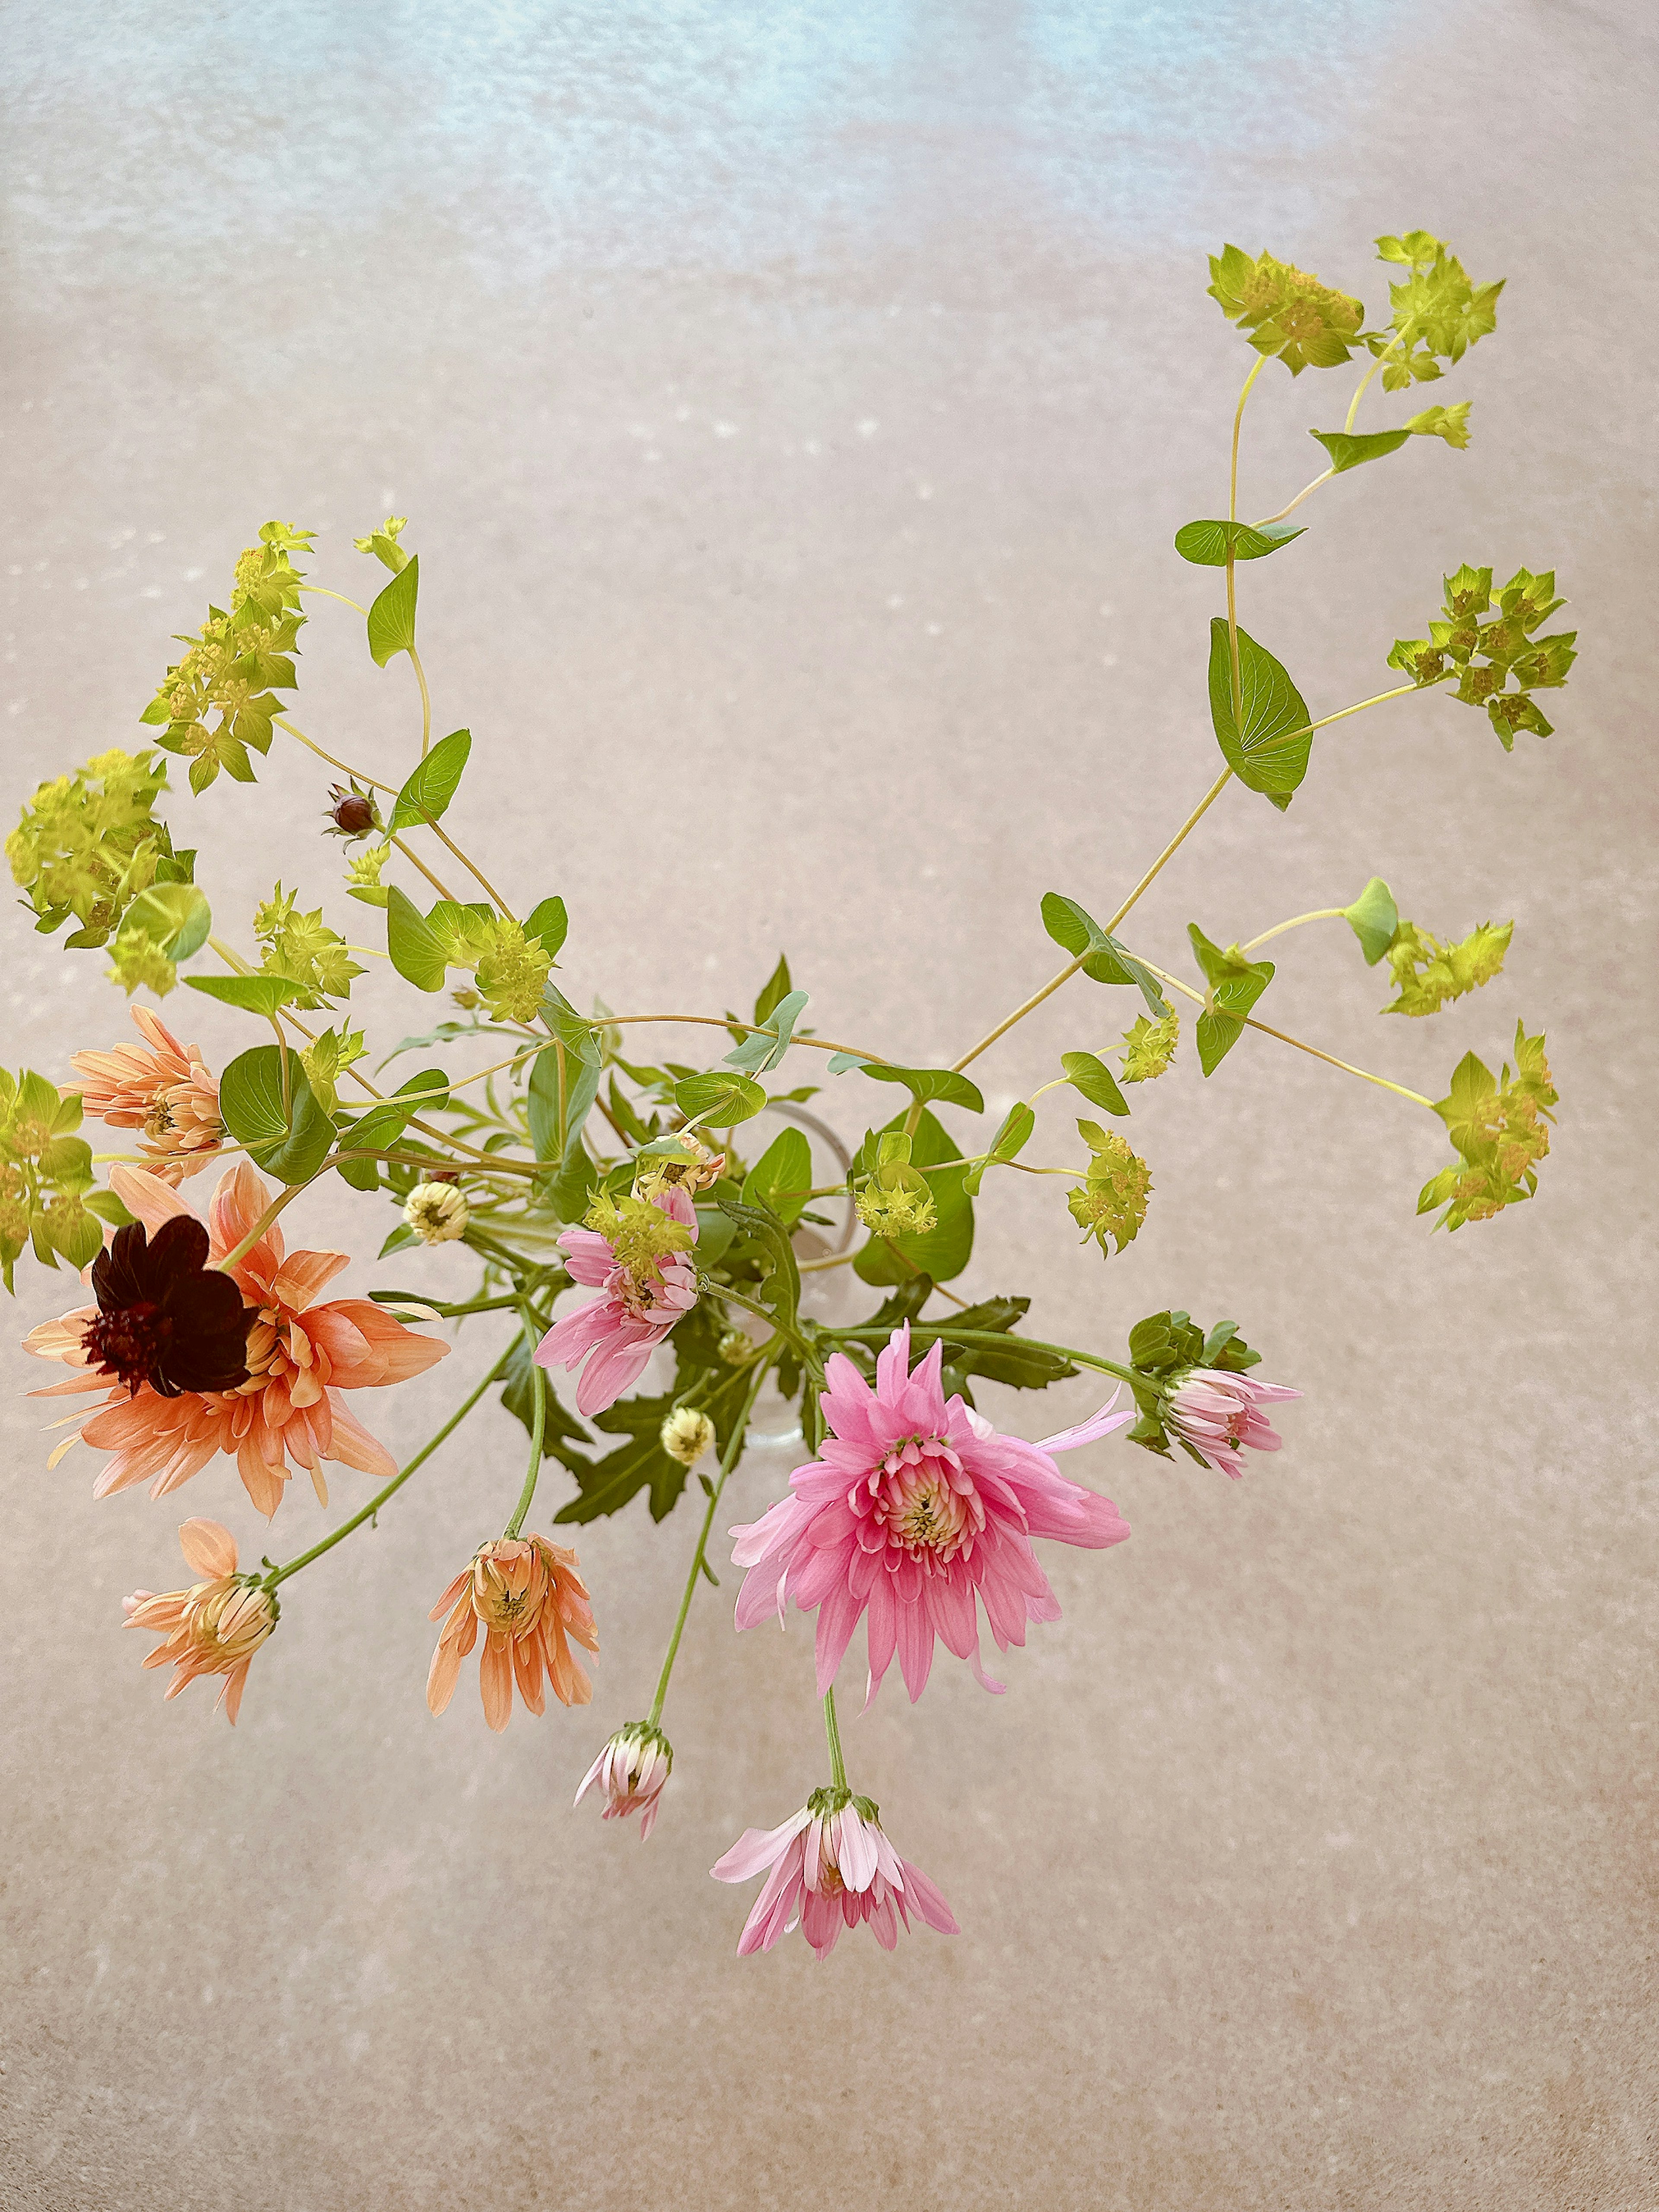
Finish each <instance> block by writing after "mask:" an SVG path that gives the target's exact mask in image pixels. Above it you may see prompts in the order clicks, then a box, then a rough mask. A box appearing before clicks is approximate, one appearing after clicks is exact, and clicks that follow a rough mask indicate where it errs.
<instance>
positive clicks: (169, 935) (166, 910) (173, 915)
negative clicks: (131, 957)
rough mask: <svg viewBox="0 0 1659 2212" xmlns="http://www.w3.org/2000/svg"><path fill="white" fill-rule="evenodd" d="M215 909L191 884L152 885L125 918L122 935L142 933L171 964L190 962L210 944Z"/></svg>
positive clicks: (122, 919)
mask: <svg viewBox="0 0 1659 2212" xmlns="http://www.w3.org/2000/svg"><path fill="white" fill-rule="evenodd" d="M212 927H213V909H212V908H211V907H210V905H209V904H208V902H207V897H206V895H205V894H204V892H202V891H199V890H197V888H196V886H195V884H192V883H190V882H175V883H156V884H151V885H150V887H149V890H147V891H140V893H139V894H138V896H137V898H136V899H134V901H133V902H132V904H131V906H130V907H129V908H127V910H126V912H125V914H124V915H122V917H121V933H123V934H125V932H126V931H128V930H130V929H142V930H143V932H144V933H146V935H147V936H148V937H149V940H150V942H151V944H152V945H155V946H157V947H158V948H159V950H160V951H161V952H163V953H164V954H165V955H166V956H167V958H168V959H169V960H188V959H189V958H190V957H191V953H192V952H199V951H201V949H202V947H203V946H204V945H205V944H206V943H207V940H208V933H209V931H210V929H211V928H212Z"/></svg>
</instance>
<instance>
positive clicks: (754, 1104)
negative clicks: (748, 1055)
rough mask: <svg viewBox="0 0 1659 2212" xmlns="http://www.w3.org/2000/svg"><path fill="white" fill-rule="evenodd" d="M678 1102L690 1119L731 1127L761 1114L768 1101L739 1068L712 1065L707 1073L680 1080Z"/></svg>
mask: <svg viewBox="0 0 1659 2212" xmlns="http://www.w3.org/2000/svg"><path fill="white" fill-rule="evenodd" d="M674 1103H675V1104H676V1105H677V1106H678V1108H679V1109H680V1111H681V1113H682V1114H684V1115H685V1117H686V1119H687V1121H701V1122H702V1123H703V1124H704V1126H705V1127H708V1128H710V1129H729V1128H731V1127H732V1126H733V1125H734V1123H736V1122H738V1121H748V1120H749V1119H750V1115H755V1114H758V1113H759V1112H760V1111H761V1110H762V1109H763V1107H764V1106H765V1104H766V1093H765V1091H763V1090H762V1088H761V1086H760V1085H759V1084H758V1083H756V1082H754V1081H753V1080H751V1079H750V1077H748V1076H746V1075H740V1074H738V1072H737V1070H736V1069H735V1068H732V1069H731V1070H729V1071H728V1070H726V1069H724V1068H711V1069H710V1070H709V1072H708V1074H706V1075H688V1076H686V1077H685V1078H684V1079H683V1080H682V1081H680V1082H678V1083H677V1084H676V1085H674Z"/></svg>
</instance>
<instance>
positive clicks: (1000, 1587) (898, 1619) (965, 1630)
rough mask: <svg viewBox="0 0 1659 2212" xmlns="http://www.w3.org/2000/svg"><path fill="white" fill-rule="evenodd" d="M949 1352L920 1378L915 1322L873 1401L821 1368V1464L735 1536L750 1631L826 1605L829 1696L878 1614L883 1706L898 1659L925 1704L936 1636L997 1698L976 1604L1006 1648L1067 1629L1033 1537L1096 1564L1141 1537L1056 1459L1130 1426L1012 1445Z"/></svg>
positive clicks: (742, 1616)
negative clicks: (914, 1354)
mask: <svg viewBox="0 0 1659 2212" xmlns="http://www.w3.org/2000/svg"><path fill="white" fill-rule="evenodd" d="M940 1352H941V1347H940V1346H939V1343H937V1342H936V1343H935V1344H934V1346H933V1349H932V1350H931V1351H930V1352H928V1354H927V1358H926V1359H924V1360H923V1361H922V1363H921V1365H920V1366H919V1367H918V1368H917V1369H916V1371H915V1374H914V1375H913V1374H911V1373H910V1371H909V1370H910V1329H909V1324H908V1322H906V1324H905V1325H904V1327H903V1328H899V1329H896V1330H895V1331H894V1334H893V1336H892V1339H891V1341H890V1343H889V1344H888V1346H887V1348H886V1350H885V1351H884V1352H883V1353H882V1354H881V1356H880V1358H878V1361H877V1363H876V1388H875V1389H874V1390H872V1389H871V1388H870V1386H869V1384H868V1383H866V1381H865V1380H864V1378H863V1376H861V1375H860V1373H859V1371H858V1370H857V1368H856V1367H854V1364H853V1363H852V1361H851V1360H850V1359H848V1358H847V1357H846V1355H845V1354H844V1353H842V1352H836V1354H835V1355H834V1356H833V1357H832V1358H831V1359H830V1360H829V1364H828V1366H827V1368H826V1369H825V1375H826V1378H827V1380H828V1383H829V1389H827V1390H826V1391H825V1392H824V1394H823V1400H822V1404H823V1411H824V1415H825V1418H826V1419H827V1420H828V1422H829V1434H828V1435H827V1436H826V1437H825V1438H824V1440H823V1444H822V1446H821V1447H820V1449H821V1450H822V1452H823V1457H822V1459H820V1460H817V1461H815V1462H813V1463H812V1464H811V1466H810V1467H798V1468H796V1469H795V1471H794V1473H793V1474H792V1475H791V1476H790V1478H789V1488H790V1495H789V1496H788V1497H787V1498H780V1499H779V1500H778V1502H777V1504H775V1505H774V1506H773V1507H772V1508H771V1510H769V1512H768V1513H767V1514H766V1516H764V1518H763V1519H762V1520H760V1521H757V1522H754V1523H753V1525H752V1526H750V1527H747V1528H733V1529H732V1531H731V1534H732V1535H733V1536H735V1537H736V1538H737V1540H738V1541H737V1543H736V1545H735V1547H733V1550H732V1559H733V1562H734V1563H735V1564H736V1565H738V1566H740V1567H746V1568H747V1569H748V1573H747V1575H746V1576H745V1577H744V1585H743V1589H742V1590H741V1591H740V1592H739V1593H738V1609H737V1625H738V1627H739V1628H752V1627H753V1626H755V1624H756V1622H757V1621H759V1620H765V1619H767V1618H768V1616H769V1615H770V1614H772V1613H776V1614H777V1616H778V1618H779V1620H781V1619H782V1617H783V1608H784V1605H785V1602H786V1601H787V1600H788V1599H789V1598H793V1600H794V1601H795V1603H796V1604H797V1605H798V1606H799V1607H800V1609H801V1611H802V1612H803V1613H810V1612H811V1611H812V1610H813V1609H814V1607H816V1608H817V1615H818V1626H817V1674H818V1690H819V1692H820V1694H822V1693H823V1692H824V1691H826V1690H828V1689H829V1686H830V1684H831V1683H832V1681H833V1680H835V1674H836V1668H837V1667H838V1666H839V1665H840V1664H841V1662H842V1655H843V1654H844V1653H845V1651H846V1650H847V1646H848V1643H849V1641H850V1640H851V1638H852V1635H853V1632H854V1629H855V1628H856V1627H857V1626H858V1623H859V1621H860V1619H861V1618H863V1617H864V1616H865V1615H866V1614H867V1616H868V1628H867V1638H868V1645H869V1657H870V1692H871V1695H872V1696H873V1695H874V1693H875V1691H876V1689H877V1688H878V1686H879V1685H880V1682H881V1680H882V1677H883V1676H884V1674H885V1673H886V1672H887V1669H888V1667H889V1666H890V1663H891V1662H892V1658H893V1655H894V1652H895V1651H896V1652H897V1654H898V1661H899V1667H900V1670H901V1672H902V1674H903V1676H904V1682H905V1686H906V1688H907V1689H908V1691H909V1692H910V1696H911V1699H912V1700H913V1701H914V1700H915V1699H917V1698H919V1697H920V1696H921V1692H922V1687H923V1685H924V1684H925V1683H926V1681H927V1673H928V1669H929V1668H930V1667H931V1666H932V1665H933V1639H934V1638H935V1637H936V1636H938V1637H941V1638H943V1639H944V1641H945V1646H946V1648H947V1649H948V1650H951V1651H953V1652H954V1653H955V1654H956V1656H957V1658H959V1659H966V1660H967V1662H969V1666H970V1667H971V1668H973V1670H974V1674H975V1679H976V1680H978V1681H980V1682H981V1684H983V1686H985V1687H986V1688H987V1689H988V1690H998V1689H1000V1687H1001V1685H1000V1683H996V1682H994V1681H992V1680H990V1678H989V1677H988V1676H987V1674H985V1672H984V1670H983V1668H981V1665H980V1656H979V1614H978V1607H979V1605H980V1604H981V1602H982V1603H983V1605H984V1607H985V1613H986V1618H987V1620H988V1621H989V1622H990V1625H991V1633H992V1635H993V1636H994V1638H996V1641H997V1644H998V1646H999V1648H1000V1649H1001V1650H1007V1648H1008V1646H1009V1645H1010V1644H1024V1641H1025V1624H1026V1622H1027V1621H1028V1620H1058V1619H1059V1617H1060V1606H1059V1602H1058V1601H1057V1600H1056V1599H1055V1596H1054V1592H1053V1590H1052V1589H1050V1588H1049V1587H1048V1577H1047V1576H1046V1575H1045V1574H1044V1573H1043V1571H1042V1568H1041V1567H1040V1566H1039V1565H1037V1561H1036V1553H1034V1552H1033V1551H1032V1549H1031V1540H1032V1538H1033V1537H1034V1536H1049V1537H1053V1538H1054V1539H1056V1540H1057V1541H1059V1542H1060V1543H1063V1544H1079V1545H1082V1546H1084V1547H1085V1548H1087V1549H1089V1550H1091V1551H1096V1550H1099V1549H1101V1548H1102V1547H1104V1546H1106V1545H1108V1544H1119V1543H1121V1542H1122V1541H1123V1539H1124V1538H1125V1537H1126V1536H1127V1534H1128V1533H1129V1530H1128V1526H1127V1523H1126V1522H1123V1521H1121V1519H1120V1518H1119V1517H1118V1512H1117V1508H1116V1507H1115V1505H1113V1504H1111V1502H1110V1500H1109V1499H1108V1498H1101V1497H1098V1496H1097V1495H1096V1493H1095V1492H1093V1491H1090V1490H1085V1489H1084V1488H1083V1487H1082V1486H1081V1485H1080V1484H1079V1483H1075V1482H1068V1481H1067V1480H1066V1478H1065V1476H1064V1475H1062V1474H1061V1473H1060V1469H1059V1468H1057V1467H1056V1466H1055V1465H1054V1461H1053V1459H1052V1458H1051V1457H1050V1456H1049V1455H1050V1453H1052V1452H1056V1451H1071V1450H1073V1449H1075V1448H1076V1446H1078V1445H1079V1444H1084V1443H1091V1442H1092V1441H1093V1440H1094V1439H1095V1438H1096V1437H1103V1436H1106V1435H1107V1434H1109V1432H1110V1431H1112V1430H1114V1429H1116V1428H1120V1427H1121V1426H1122V1425H1123V1424H1124V1423H1125V1422H1127V1421H1129V1420H1131V1419H1133V1415H1132V1414H1130V1413H1114V1412H1113V1411H1112V1408H1111V1406H1110V1405H1107V1406H1104V1407H1102V1408H1101V1410H1100V1412H1099V1413H1097V1414H1096V1415H1095V1416H1094V1417H1093V1419H1091V1420H1088V1421H1085V1422H1084V1423H1083V1424H1082V1425H1081V1426H1079V1427H1078V1428H1074V1429H1067V1430H1066V1431H1063V1432H1062V1433H1061V1434H1060V1435H1059V1436H1054V1437H1048V1438H1046V1439H1045V1440H1044V1442H1043V1443H1040V1444H1031V1443H1026V1442H1025V1441H1024V1438H1023V1437H1005V1436H1001V1435H999V1433H998V1432H997V1431H996V1430H994V1428H993V1427H992V1426H991V1424H990V1423H989V1422H988V1421H987V1420H986V1419H983V1418H982V1417H981V1415H980V1414H978V1413H975V1412H974V1410H973V1409H972V1408H971V1407H969V1406H967V1405H965V1404H964V1403H963V1400H962V1399H961V1398H959V1397H954V1398H951V1399H950V1400H949V1401H946V1399H945V1393H944V1389H943V1388H942V1386H941V1384H940V1382H939V1360H940ZM1114 1396H1115V1394H1114ZM803 1817H804V1816H803Z"/></svg>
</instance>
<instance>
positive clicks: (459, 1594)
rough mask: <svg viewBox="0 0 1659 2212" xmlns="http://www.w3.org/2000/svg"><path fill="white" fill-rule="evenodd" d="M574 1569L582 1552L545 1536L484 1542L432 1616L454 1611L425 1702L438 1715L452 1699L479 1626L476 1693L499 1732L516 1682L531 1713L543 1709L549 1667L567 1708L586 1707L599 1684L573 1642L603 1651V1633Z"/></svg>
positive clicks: (508, 1712) (509, 1709)
mask: <svg viewBox="0 0 1659 2212" xmlns="http://www.w3.org/2000/svg"><path fill="white" fill-rule="evenodd" d="M576 1567H577V1560H576V1554H575V1553H574V1552H568V1551H565V1550H563V1549H562V1547H560V1546H559V1545H557V1544H550V1543H549V1542H548V1541H547V1539H546V1537H545V1536H502V1537H501V1538H499V1539H498V1540H497V1541H495V1542H494V1543H489V1544H481V1545H480V1546H479V1547H478V1549H477V1552H476V1553H474V1554H473V1557H472V1559H471V1564H470V1565H467V1566H465V1567H464V1568H463V1569H462V1570H461V1571H460V1573H459V1574H458V1575H457V1576H456V1577H455V1579H454V1581H453V1583H451V1584H450V1585H449V1588H448V1589H447V1590H446V1591H445V1592H444V1594H443V1595H442V1596H441V1598H440V1599H439V1600H438V1602H437V1603H436V1605H435V1606H434V1607H433V1608H432V1611H431V1613H430V1615H429V1616H428V1618H429V1619H431V1620H438V1619H439V1618H440V1617H441V1615H442V1614H443V1613H445V1612H446V1611H448V1612H449V1618H448V1620H447V1621H445V1622H444V1630H443V1634H442V1635H441V1637H440V1638H438V1648H437V1650H435V1652H434V1653H433V1655H432V1668H431V1671H430V1673H429V1674H428V1676H427V1682H426V1701H427V1703H428V1705H430V1706H431V1708H432V1710H433V1711H434V1712H435V1713H441V1712H442V1711H443V1710H444V1708H445V1706H446V1705H447V1704H448V1703H449V1701H450V1699H451V1698H453V1696H454V1694H455V1680H456V1677H457V1676H458V1675H459V1673H460V1671H461V1662H462V1660H463V1659H465V1658H466V1657H467V1656H468V1655H469V1654H470V1653H471V1650H472V1647H473V1645H474V1644H476V1643H477V1640H478V1628H479V1625H480V1623H482V1624H483V1630H484V1648H483V1650H482V1651H481V1652H480V1653H479V1655H478V1692H479V1695H480V1696H481V1697H482V1698H483V1709H484V1718H485V1719H486V1720H487V1721H488V1722H489V1725H490V1727H491V1728H493V1729H496V1730H497V1731H498V1732H499V1731H500V1730H501V1729H504V1728H505V1727H506V1726H507V1723H508V1721H510V1720H511V1719H512V1717H513V1683H514V1681H515V1680H516V1681H517V1683H518V1686H519V1695H520V1697H521V1698H522V1699H524V1701H525V1703H526V1705H528V1706H529V1708H530V1710H531V1711H532V1713H539V1712H542V1711H544V1710H545V1700H544V1695H543V1691H542V1673H543V1670H544V1668H545V1670H546V1674H547V1679H548V1680H549V1681H550V1683H551V1684H552V1685H553V1694H554V1696H555V1697H556V1699H558V1701H559V1703H560V1704H561V1705H586V1704H587V1702H588V1700H589V1699H591V1698H592V1694H593V1687H592V1683H591V1682H589V1680H588V1679H587V1676H586V1673H585V1671H584V1670H583V1668H582V1664H581V1662H580V1660H579V1659H578V1658H577V1657H576V1656H575V1654H574V1652H573V1651H572V1650H571V1649H570V1639H571V1638H574V1640H575V1641H576V1642H577V1643H578V1644H581V1645H582V1646H583V1647H584V1649H585V1650H589V1651H597V1650H599V1632H598V1630H597V1629H596V1628H595V1627H594V1626H593V1608H592V1606H590V1605H589V1603H588V1601H587V1590H586V1586H585V1585H584V1583H583V1582H582V1579H581V1577H580V1575H579V1574H578V1573H577V1571H576ZM452 1607H453V1611H451V1610H450V1608H452Z"/></svg>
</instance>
